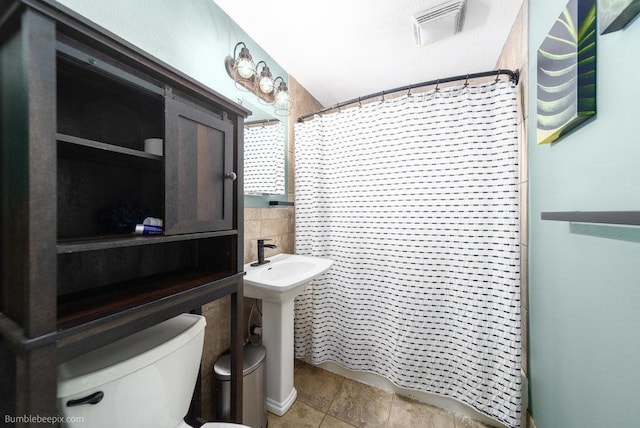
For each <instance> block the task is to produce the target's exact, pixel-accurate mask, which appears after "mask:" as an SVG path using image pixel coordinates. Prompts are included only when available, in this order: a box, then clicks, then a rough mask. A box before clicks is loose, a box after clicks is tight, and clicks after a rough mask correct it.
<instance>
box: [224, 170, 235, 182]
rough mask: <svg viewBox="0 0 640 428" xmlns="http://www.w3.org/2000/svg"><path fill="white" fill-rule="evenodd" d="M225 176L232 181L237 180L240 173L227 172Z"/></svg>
mask: <svg viewBox="0 0 640 428" xmlns="http://www.w3.org/2000/svg"><path fill="white" fill-rule="evenodd" d="M224 177H225V178H227V179H229V180H231V181H236V179H237V178H238V174H236V173H235V172H227V174H226V175H225V176H224Z"/></svg>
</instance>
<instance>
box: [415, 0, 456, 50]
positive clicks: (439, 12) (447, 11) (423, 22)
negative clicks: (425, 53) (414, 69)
mask: <svg viewBox="0 0 640 428" xmlns="http://www.w3.org/2000/svg"><path fill="white" fill-rule="evenodd" d="M466 7H467V1H466V0H451V1H448V2H445V3H442V4H440V5H438V6H435V7H432V8H431V9H427V10H425V11H424V12H421V13H419V14H418V15H416V16H415V17H414V18H413V32H414V35H415V38H416V45H418V46H422V45H426V44H428V43H433V42H435V41H436V40H440V39H444V38H446V37H450V36H453V35H454V34H456V33H458V32H460V31H461V30H462V26H463V25H464V15H465V9H466Z"/></svg>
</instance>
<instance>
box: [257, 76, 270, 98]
mask: <svg viewBox="0 0 640 428" xmlns="http://www.w3.org/2000/svg"><path fill="white" fill-rule="evenodd" d="M259 85H260V90H261V91H262V92H264V93H265V94H270V93H271V92H272V91H273V79H272V78H271V76H261V77H260V80H259Z"/></svg>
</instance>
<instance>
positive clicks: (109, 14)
mask: <svg viewBox="0 0 640 428" xmlns="http://www.w3.org/2000/svg"><path fill="white" fill-rule="evenodd" d="M59 3H60V4H63V5H65V6H67V7H69V8H70V9H72V10H74V11H76V12H77V13H79V14H80V15H82V16H84V17H86V18H88V19H89V20H91V21H93V22H95V23H96V24H98V25H100V26H102V27H104V28H106V29H107V30H109V31H111V32H112V33H114V34H116V35H118V36H120V37H122V38H123V39H125V40H127V41H128V42H129V43H132V44H133V45H135V46H137V47H139V48H141V49H143V50H144V51H146V52H148V53H150V54H151V55H153V56H155V57H157V58H158V59H160V60H162V61H164V62H165V63H167V64H169V65H171V66H173V67H175V68H177V69H178V70H180V71H182V72H183V73H185V74H187V75H189V76H191V77H192V78H194V79H196V80H198V81H200V82H201V83H203V84H205V85H207V86H209V87H210V88H212V89H214V90H216V91H217V92H219V93H220V94H222V95H224V96H226V97H228V98H230V99H231V100H233V101H236V102H238V101H240V103H241V104H242V105H244V106H245V107H246V108H248V109H249V110H251V111H252V112H253V114H252V116H251V117H250V118H249V120H260V119H265V118H274V117H275V118H277V119H280V120H282V121H284V122H285V126H286V124H287V120H288V118H286V117H284V118H283V117H277V116H275V115H274V114H273V108H272V107H270V106H264V105H262V104H259V103H258V102H257V101H256V100H257V98H256V96H255V95H253V94H251V93H248V92H243V91H240V90H238V89H237V88H236V87H235V85H234V82H233V80H232V79H231V78H230V77H229V75H228V74H227V72H226V70H225V67H224V60H225V58H226V57H227V56H232V55H233V48H234V47H235V45H236V43H238V42H240V41H242V42H244V43H245V44H246V45H247V47H248V48H249V50H250V51H251V55H252V56H253V59H254V61H255V62H256V63H257V62H258V61H260V60H264V61H266V62H267V64H269V68H270V69H271V72H272V73H273V75H274V76H282V78H283V79H284V80H285V82H288V80H289V75H288V74H287V72H286V71H285V70H284V69H283V68H282V67H281V66H280V65H279V64H278V63H276V62H275V61H274V60H273V58H271V56H269V55H268V54H267V53H266V52H265V51H264V50H263V49H262V48H261V47H260V46H259V45H258V44H257V43H256V42H255V41H253V39H252V38H251V37H249V35H248V34H247V33H246V32H245V31H244V30H243V29H242V28H240V27H239V26H238V25H237V24H236V23H235V22H234V21H233V20H232V19H231V18H230V17H229V16H228V15H227V14H226V13H224V12H223V11H222V9H220V8H219V7H218V5H216V4H215V3H214V2H213V0H188V1H177V0H109V1H104V0H59ZM287 171H288V168H285V173H286V172H287ZM268 199H269V198H267V197H258V196H253V197H246V198H245V202H246V205H247V206H266V204H268ZM270 199H278V200H287V195H286V194H285V195H282V196H281V197H271V198H270Z"/></svg>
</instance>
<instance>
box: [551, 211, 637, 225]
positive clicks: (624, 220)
mask: <svg viewBox="0 0 640 428" xmlns="http://www.w3.org/2000/svg"><path fill="white" fill-rule="evenodd" d="M540 217H541V219H542V220H554V221H571V222H576V223H602V224H623V225H630V226H640V211H555V212H543V213H541V216H540Z"/></svg>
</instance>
